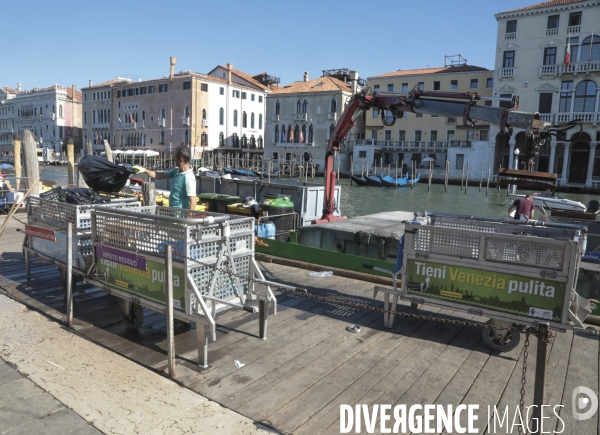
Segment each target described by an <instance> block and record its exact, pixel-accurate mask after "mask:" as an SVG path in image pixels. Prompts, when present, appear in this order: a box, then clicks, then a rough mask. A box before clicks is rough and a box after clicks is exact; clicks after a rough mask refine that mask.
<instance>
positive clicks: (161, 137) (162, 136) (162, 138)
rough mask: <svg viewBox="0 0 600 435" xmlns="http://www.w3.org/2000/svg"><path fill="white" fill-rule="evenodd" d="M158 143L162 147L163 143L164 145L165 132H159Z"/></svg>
mask: <svg viewBox="0 0 600 435" xmlns="http://www.w3.org/2000/svg"><path fill="white" fill-rule="evenodd" d="M160 143H161V144H162V145H164V143H165V131H164V130H162V131H161V132H160Z"/></svg>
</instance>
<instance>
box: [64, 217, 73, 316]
mask: <svg viewBox="0 0 600 435" xmlns="http://www.w3.org/2000/svg"><path fill="white" fill-rule="evenodd" d="M66 274H67V276H66V279H65V281H66V283H65V285H66V286H67V288H66V290H67V295H66V296H67V326H68V327H72V326H73V223H72V222H68V223H67V272H66Z"/></svg>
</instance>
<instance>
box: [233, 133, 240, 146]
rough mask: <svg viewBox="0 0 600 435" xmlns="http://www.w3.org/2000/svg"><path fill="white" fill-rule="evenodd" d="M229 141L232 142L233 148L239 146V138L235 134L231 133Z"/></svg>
mask: <svg viewBox="0 0 600 435" xmlns="http://www.w3.org/2000/svg"><path fill="white" fill-rule="evenodd" d="M231 139H232V140H233V146H234V147H236V148H239V146H240V138H239V136H238V135H237V133H233V134H232V135H231Z"/></svg>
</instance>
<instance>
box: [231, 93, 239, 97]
mask: <svg viewBox="0 0 600 435" xmlns="http://www.w3.org/2000/svg"><path fill="white" fill-rule="evenodd" d="M231 95H232V96H233V98H240V91H232V94H231Z"/></svg>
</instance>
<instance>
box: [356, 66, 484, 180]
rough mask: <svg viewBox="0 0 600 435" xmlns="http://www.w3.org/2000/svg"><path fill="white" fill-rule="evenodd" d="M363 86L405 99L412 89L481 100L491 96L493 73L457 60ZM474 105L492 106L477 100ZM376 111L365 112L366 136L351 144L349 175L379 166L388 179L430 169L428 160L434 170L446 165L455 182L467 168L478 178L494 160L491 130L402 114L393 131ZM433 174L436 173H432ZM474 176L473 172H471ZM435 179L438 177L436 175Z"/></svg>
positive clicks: (374, 79) (385, 76)
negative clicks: (463, 94) (470, 94)
mask: <svg viewBox="0 0 600 435" xmlns="http://www.w3.org/2000/svg"><path fill="white" fill-rule="evenodd" d="M368 86H369V87H370V88H371V89H372V91H373V92H376V93H381V94H398V95H406V94H407V93H408V92H409V91H411V90H412V89H415V88H417V89H423V90H425V91H452V92H476V93H478V94H479V95H480V96H482V97H487V96H491V95H492V90H493V71H490V70H487V69H485V68H481V67H477V66H471V65H467V64H466V61H465V60H464V59H462V58H459V60H458V61H456V63H455V62H454V61H452V60H451V61H449V62H448V63H447V64H446V65H445V66H444V67H439V68H426V69H417V70H398V71H393V72H389V73H385V74H381V75H377V76H374V77H369V78H368ZM478 104H482V105H483V104H485V105H491V104H492V101H491V100H485V99H482V100H480V101H479V102H478ZM382 116H386V115H385V114H382V113H380V111H379V110H377V109H372V110H369V111H368V112H367V113H366V118H365V135H364V136H365V137H364V138H363V139H362V140H356V141H355V143H354V147H353V149H354V152H353V171H354V173H361V172H366V171H367V170H369V171H372V170H375V169H376V168H377V171H378V172H379V171H380V169H381V167H382V166H383V168H384V169H385V170H386V172H387V170H388V169H389V170H390V171H391V172H392V175H394V174H395V172H396V169H395V168H396V167H398V171H400V170H401V171H402V172H403V174H404V173H405V172H406V171H407V170H408V171H412V169H413V167H412V166H413V163H414V165H415V166H416V167H415V169H420V168H429V163H428V162H429V161H431V160H426V161H425V162H426V163H423V164H422V163H421V161H422V160H423V159H425V158H430V159H433V168H434V170H437V171H440V172H443V171H445V167H446V161H449V162H450V177H459V178H460V176H461V174H463V170H466V169H467V167H469V168H472V170H473V171H475V169H476V174H477V176H479V172H480V169H479V168H480V167H481V162H482V161H483V162H484V165H485V167H486V170H487V165H488V162H489V161H490V159H492V158H493V143H490V142H489V131H490V125H488V124H482V123H477V122H476V123H475V125H474V126H468V127H467V126H464V125H463V120H462V119H457V118H450V117H443V116H437V115H429V114H422V113H421V114H420V113H409V112H404V116H403V117H402V118H400V119H397V120H396V122H395V124H394V125H392V126H386V125H384V123H383V118H382ZM434 174H435V172H434ZM472 175H475V172H473V173H472ZM436 176H437V175H436Z"/></svg>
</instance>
